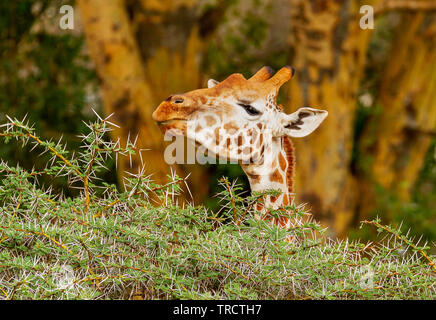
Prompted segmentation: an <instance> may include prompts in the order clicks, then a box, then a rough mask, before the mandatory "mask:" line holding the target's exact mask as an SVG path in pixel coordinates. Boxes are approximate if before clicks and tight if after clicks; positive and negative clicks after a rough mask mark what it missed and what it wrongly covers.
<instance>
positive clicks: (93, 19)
mask: <svg viewBox="0 0 436 320" xmlns="http://www.w3.org/2000/svg"><path fill="white" fill-rule="evenodd" d="M77 5H78V8H79V10H80V14H81V18H82V23H83V25H84V32H85V35H86V39H87V44H88V47H89V49H90V54H91V57H92V58H93V61H94V62H95V66H96V70H97V73H98V75H99V78H100V80H101V86H100V88H101V96H102V100H103V106H104V109H105V113H106V114H107V115H109V114H111V113H114V115H113V118H112V121H113V122H115V123H116V124H118V125H119V126H120V128H119V129H115V130H114V131H113V132H112V137H113V139H114V140H117V139H118V138H120V142H121V145H123V146H124V145H125V144H126V142H127V139H128V137H129V136H130V138H131V140H132V141H133V140H134V139H135V138H136V136H138V141H137V146H138V147H139V148H141V149H147V151H144V152H143V154H142V156H143V159H144V163H145V168H146V172H149V173H154V174H153V179H154V180H155V181H156V182H158V183H163V182H164V181H166V180H167V179H166V174H167V173H169V170H168V168H166V166H165V165H164V164H165V162H164V159H163V152H162V147H161V146H162V142H161V141H162V135H161V133H160V131H159V129H158V128H157V126H156V125H155V123H154V122H153V121H152V119H151V116H150V115H151V113H152V111H153V109H154V107H155V103H154V99H153V95H152V92H151V89H150V85H149V83H148V82H147V80H146V77H145V73H144V69H143V64H142V60H141V55H140V53H139V49H138V45H137V43H136V40H135V39H134V37H133V33H132V29H131V25H130V21H129V18H128V15H127V12H126V9H125V3H124V1H123V0H112V1H106V0H92V1H89V0H78V1H77ZM140 166H141V159H140V156H139V154H137V155H135V156H133V159H132V166H130V159H129V158H128V157H120V158H119V159H118V173H119V176H120V177H122V176H123V173H124V171H125V170H127V171H131V172H134V173H137V170H138V168H139V167H140ZM120 182H121V181H120Z"/></svg>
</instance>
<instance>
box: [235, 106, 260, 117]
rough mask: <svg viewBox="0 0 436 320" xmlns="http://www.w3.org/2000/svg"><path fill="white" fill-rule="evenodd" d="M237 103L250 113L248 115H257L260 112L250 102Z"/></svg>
mask: <svg viewBox="0 0 436 320" xmlns="http://www.w3.org/2000/svg"><path fill="white" fill-rule="evenodd" d="M238 105H240V106H241V107H242V108H244V110H245V111H246V112H247V113H248V114H249V115H250V116H257V115H259V114H261V113H260V111H259V110H257V109H256V108H253V107H252V106H251V105H250V104H246V103H238Z"/></svg>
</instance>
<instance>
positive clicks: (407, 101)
mask: <svg viewBox="0 0 436 320" xmlns="http://www.w3.org/2000/svg"><path fill="white" fill-rule="evenodd" d="M435 38H436V19H435V16H433V17H430V16H428V15H425V13H422V12H420V13H416V14H410V13H408V14H402V19H401V23H400V24H399V26H398V28H397V30H396V36H395V40H394V44H393V47H392V50H391V54H390V58H389V61H387V62H386V65H385V69H384V71H383V73H382V74H383V76H382V81H381V83H382V84H381V88H380V92H379V96H378V103H376V105H377V104H378V105H380V106H381V108H382V110H381V112H380V113H379V114H378V115H376V116H374V117H373V118H372V119H371V125H370V126H368V128H367V130H366V132H365V134H364V135H363V136H362V139H361V141H360V146H361V150H362V152H363V153H365V154H369V155H371V156H372V161H371V165H370V167H369V171H367V172H364V175H363V176H362V177H361V180H362V184H361V189H362V191H361V194H362V195H364V197H362V198H361V201H360V202H359V208H360V217H361V218H366V217H367V216H368V214H369V213H370V211H371V210H373V209H374V208H375V205H376V199H377V196H376V195H375V191H374V185H379V186H381V187H383V188H385V189H387V190H389V191H390V192H392V193H393V194H395V195H397V197H398V198H399V199H400V200H402V201H408V200H409V199H410V195H411V191H412V188H413V185H414V183H415V180H416V178H417V176H418V174H419V172H420V169H421V168H422V165H423V161H424V158H425V155H426V153H427V150H428V148H429V146H430V144H431V142H432V140H433V139H434V136H435V133H436V132H435V129H436V43H435V41H434V39H435Z"/></svg>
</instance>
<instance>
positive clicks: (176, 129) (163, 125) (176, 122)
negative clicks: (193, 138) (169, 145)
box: [158, 119, 186, 136]
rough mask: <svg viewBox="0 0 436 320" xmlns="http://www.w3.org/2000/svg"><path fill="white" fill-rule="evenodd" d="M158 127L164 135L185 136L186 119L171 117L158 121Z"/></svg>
mask: <svg viewBox="0 0 436 320" xmlns="http://www.w3.org/2000/svg"><path fill="white" fill-rule="evenodd" d="M158 125H159V129H160V130H161V131H162V133H163V134H165V135H170V136H185V135H186V120H182V119H173V120H168V121H163V122H159V123H158Z"/></svg>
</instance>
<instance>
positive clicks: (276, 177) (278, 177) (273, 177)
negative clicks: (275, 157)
mask: <svg viewBox="0 0 436 320" xmlns="http://www.w3.org/2000/svg"><path fill="white" fill-rule="evenodd" d="M269 179H270V181H271V182H278V183H283V181H284V180H283V176H282V174H281V173H280V171H279V170H278V169H275V170H274V172H273V173H271V174H270V176H269Z"/></svg>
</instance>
